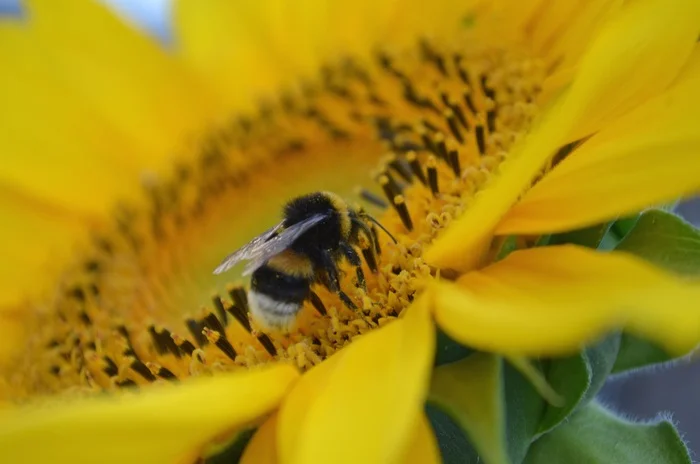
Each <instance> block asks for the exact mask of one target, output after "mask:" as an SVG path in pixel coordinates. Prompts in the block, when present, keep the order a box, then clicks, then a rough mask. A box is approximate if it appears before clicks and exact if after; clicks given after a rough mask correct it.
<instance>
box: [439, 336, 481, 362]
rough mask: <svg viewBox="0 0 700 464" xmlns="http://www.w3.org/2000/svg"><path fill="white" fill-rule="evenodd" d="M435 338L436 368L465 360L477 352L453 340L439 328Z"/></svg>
mask: <svg viewBox="0 0 700 464" xmlns="http://www.w3.org/2000/svg"><path fill="white" fill-rule="evenodd" d="M436 330H437V333H436V336H435V345H436V346H435V361H434V365H435V366H442V365H443V364H448V363H452V362H455V361H459V360H460V359H464V358H466V357H467V356H469V355H470V354H472V353H474V352H475V351H474V350H473V349H472V348H468V347H466V346H464V345H460V344H459V342H456V341H455V340H453V339H452V338H451V337H450V336H449V335H447V334H446V333H445V332H444V331H443V330H442V329H440V328H437V329H436Z"/></svg>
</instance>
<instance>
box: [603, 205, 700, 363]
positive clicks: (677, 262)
mask: <svg viewBox="0 0 700 464" xmlns="http://www.w3.org/2000/svg"><path fill="white" fill-rule="evenodd" d="M616 250H618V251H625V252H628V253H632V254H634V255H636V256H638V257H640V258H643V259H646V260H647V261H649V262H651V263H652V264H654V265H656V266H659V267H662V268H665V269H666V270H669V271H671V272H675V273H678V274H681V275H684V276H692V277H697V276H698V275H700V231H698V229H696V228H695V227H693V226H692V225H691V224H689V223H688V222H686V221H684V220H683V219H681V218H680V217H678V216H676V215H675V214H672V213H669V212H666V211H662V210H658V209H653V210H649V211H645V212H644V213H642V214H641V215H640V216H639V219H638V220H637V221H636V222H635V224H634V227H632V229H631V230H630V231H629V232H628V233H627V235H626V236H625V237H624V239H622V241H621V242H620V243H619V244H618V246H617V247H616ZM671 359H673V356H671V355H669V354H668V353H666V352H665V351H664V350H663V349H662V348H660V347H658V346H656V345H654V344H653V343H651V342H648V341H646V340H644V339H642V338H639V337H636V336H634V335H630V334H624V335H623V337H622V342H621V345H620V351H619V353H618V356H617V361H616V362H615V366H614V368H613V373H616V374H617V373H622V372H627V371H630V370H633V369H640V368H643V367H647V366H651V365H654V364H658V363H662V362H666V361H670V360H671Z"/></svg>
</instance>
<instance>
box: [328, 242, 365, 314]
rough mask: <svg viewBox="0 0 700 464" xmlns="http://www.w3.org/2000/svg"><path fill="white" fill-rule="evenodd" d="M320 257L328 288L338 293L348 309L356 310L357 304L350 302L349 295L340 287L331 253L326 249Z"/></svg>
mask: <svg viewBox="0 0 700 464" xmlns="http://www.w3.org/2000/svg"><path fill="white" fill-rule="evenodd" d="M322 259H323V262H322V268H323V270H325V271H326V275H327V276H328V279H327V280H328V281H327V282H326V283H325V284H326V286H327V287H328V290H330V291H331V292H334V293H335V294H336V295H338V297H340V300H341V301H342V302H343V304H344V305H345V306H347V307H348V308H349V309H352V310H353V311H354V310H357V305H355V303H353V302H352V300H351V299H350V297H349V296H348V295H347V294H346V293H345V292H344V291H342V290H341V289H340V279H339V278H338V268H337V267H336V265H335V262H333V257H332V256H331V254H330V253H329V252H328V251H326V252H324V253H323V255H322Z"/></svg>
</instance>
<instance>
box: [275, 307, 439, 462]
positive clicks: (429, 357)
mask: <svg viewBox="0 0 700 464" xmlns="http://www.w3.org/2000/svg"><path fill="white" fill-rule="evenodd" d="M427 309H428V308H427V307H426V305H425V303H424V302H422V301H421V300H417V302H416V304H414V305H413V306H412V307H411V308H409V309H408V310H407V312H406V316H405V317H403V318H401V319H399V320H397V321H394V322H392V323H391V324H388V325H387V326H385V327H383V328H381V329H379V330H376V331H373V332H371V333H368V334H366V335H363V336H362V337H361V338H360V339H358V340H356V341H354V342H353V343H352V344H351V345H350V346H348V347H347V348H344V349H343V350H342V351H340V352H339V353H337V354H335V355H333V356H332V357H331V358H330V359H329V360H327V361H325V362H324V363H322V364H321V365H320V366H318V367H316V368H314V369H312V370H311V371H310V372H308V373H307V374H306V375H304V376H303V377H302V378H301V380H300V382H298V384H297V386H296V387H295V388H294V389H293V390H292V392H291V393H290V395H289V396H288V397H287V399H286V400H285V402H284V404H283V405H282V408H281V410H280V417H279V421H280V426H279V435H280V436H279V441H278V445H279V451H280V458H281V461H282V462H284V463H307V462H327V461H329V460H330V461H332V462H335V463H357V462H363V463H373V462H376V463H388V462H397V460H399V459H400V458H401V456H402V455H403V452H404V450H405V449H406V447H407V446H408V445H409V440H410V439H411V435H412V433H413V429H412V427H413V426H414V424H415V421H416V420H418V418H419V417H420V416H421V415H422V410H423V401H424V399H425V394H426V391H427V388H428V382H429V377H430V370H431V367H432V362H433V354H434V350H435V345H434V344H435V340H434V338H435V333H434V332H435V329H434V327H433V325H432V323H431V320H430V313H429V312H428V310H427Z"/></svg>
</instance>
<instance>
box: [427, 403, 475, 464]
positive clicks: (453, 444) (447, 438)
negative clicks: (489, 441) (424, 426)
mask: <svg viewBox="0 0 700 464" xmlns="http://www.w3.org/2000/svg"><path fill="white" fill-rule="evenodd" d="M425 413H426V415H427V416H428V420H430V425H431V426H432V427H433V433H435V438H437V442H438V446H439V447H440V455H441V457H442V462H443V464H479V462H480V458H479V455H478V454H477V453H476V450H475V449H474V447H473V446H472V445H471V443H469V440H467V437H466V436H465V434H464V432H463V431H462V429H461V428H459V426H458V425H457V424H456V423H455V421H454V420H452V418H451V417H450V416H449V415H448V414H446V413H445V412H443V411H442V410H441V409H439V408H437V407H435V406H433V405H431V404H426V405H425Z"/></svg>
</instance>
